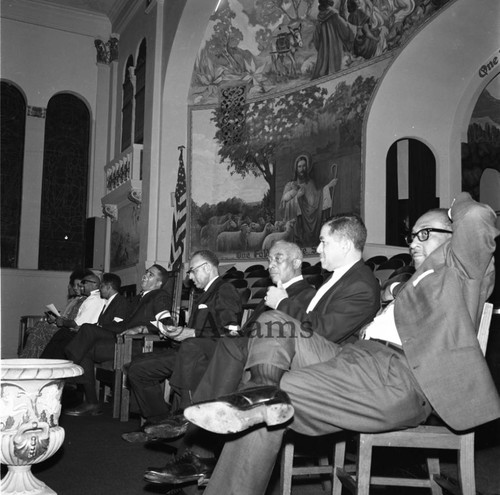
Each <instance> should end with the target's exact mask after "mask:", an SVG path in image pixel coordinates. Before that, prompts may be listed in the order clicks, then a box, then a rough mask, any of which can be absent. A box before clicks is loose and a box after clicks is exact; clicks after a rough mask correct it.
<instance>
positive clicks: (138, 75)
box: [134, 39, 146, 144]
mask: <svg viewBox="0 0 500 495" xmlns="http://www.w3.org/2000/svg"><path fill="white" fill-rule="evenodd" d="M145 95H146V40H145V39H144V40H142V43H141V46H140V47H139V55H138V56H137V66H136V68H135V122H134V128H135V133H134V143H137V144H143V143H144V105H145Z"/></svg>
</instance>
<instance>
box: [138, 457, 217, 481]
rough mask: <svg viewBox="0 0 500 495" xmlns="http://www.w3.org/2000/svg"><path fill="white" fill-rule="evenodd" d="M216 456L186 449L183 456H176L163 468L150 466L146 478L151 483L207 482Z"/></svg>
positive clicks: (145, 474)
mask: <svg viewBox="0 0 500 495" xmlns="http://www.w3.org/2000/svg"><path fill="white" fill-rule="evenodd" d="M215 464H216V459H215V457H199V456H197V455H196V454H195V453H194V452H191V451H190V450H186V452H185V453H184V454H183V455H182V456H181V457H176V458H174V460H173V461H172V462H169V463H167V465H166V466H165V467H163V468H155V467H150V468H148V469H147V471H146V472H145V473H144V479H145V480H146V481H149V482H150V483H168V484H172V485H175V484H179V483H189V482H193V481H197V482H198V484H199V485H203V484H205V483H206V480H207V479H209V478H210V476H211V475H212V473H213V470H214V468H215Z"/></svg>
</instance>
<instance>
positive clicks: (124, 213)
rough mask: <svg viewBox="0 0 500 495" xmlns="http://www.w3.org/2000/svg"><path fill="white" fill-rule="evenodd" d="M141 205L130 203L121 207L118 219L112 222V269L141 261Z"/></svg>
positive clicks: (133, 264) (118, 268)
mask: <svg viewBox="0 0 500 495" xmlns="http://www.w3.org/2000/svg"><path fill="white" fill-rule="evenodd" d="M139 212H140V210H139V207H138V206H137V205H136V204H134V203H129V202H127V204H126V205H125V206H123V207H120V208H119V212H118V219H117V220H116V221H115V222H113V223H112V224H111V260H110V265H111V271H116V270H120V269H122V268H126V267H128V266H135V265H136V264H137V263H138V262H139V247H140V242H139Z"/></svg>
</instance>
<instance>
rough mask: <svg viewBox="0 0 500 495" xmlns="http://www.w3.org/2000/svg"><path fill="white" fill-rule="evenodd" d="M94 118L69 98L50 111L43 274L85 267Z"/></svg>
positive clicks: (45, 163)
mask: <svg viewBox="0 0 500 495" xmlns="http://www.w3.org/2000/svg"><path fill="white" fill-rule="evenodd" d="M89 136H90V113H89V110H88V109H87V106H86V105H85V103H84V102H83V101H82V100H80V99H79V98H77V97H76V96H73V95H70V94H60V95H56V96H54V97H53V98H51V100H50V101H49V104H48V106H47V118H46V122H45V143H44V153H43V178H42V207H41V214H40V248H39V255H38V268H39V269H40V270H72V269H74V267H75V266H77V265H82V264H83V262H84V252H85V217H86V205H87V182H88V162H89Z"/></svg>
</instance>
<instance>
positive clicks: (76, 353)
mask: <svg viewBox="0 0 500 495" xmlns="http://www.w3.org/2000/svg"><path fill="white" fill-rule="evenodd" d="M167 279H168V272H167V270H165V268H164V267H163V266H161V265H157V264H155V265H152V266H151V267H150V268H149V269H148V270H146V272H145V273H144V275H143V276H142V278H141V288H142V291H141V293H140V294H139V295H137V296H136V298H135V300H134V302H133V303H132V309H131V310H128V311H127V313H128V316H127V317H124V316H121V317H120V318H115V316H118V315H114V316H113V318H107V316H106V313H108V314H110V315H111V309H112V308H111V307H110V308H109V310H106V311H104V313H103V314H102V318H103V321H101V322H100V324H99V325H86V326H85V328H83V329H80V331H79V332H78V334H77V335H76V337H75V338H74V339H73V340H72V341H71V343H70V344H68V345H67V346H66V348H65V353H66V356H67V357H68V358H69V359H71V360H72V361H74V362H75V363H76V364H79V365H81V366H82V368H83V370H84V373H83V375H82V376H81V377H80V378H79V379H78V381H79V382H80V383H83V386H84V390H85V398H86V400H85V401H84V402H83V403H82V404H81V405H80V406H77V407H75V408H72V409H65V410H63V412H64V413H65V414H69V415H71V416H95V415H98V414H101V408H100V405H99V403H98V400H97V395H96V391H95V373H94V365H95V363H103V362H105V361H111V360H113V357H114V352H115V343H116V335H117V334H119V333H123V334H131V335H133V334H138V333H157V332H158V329H157V327H156V326H155V325H153V324H152V323H151V322H152V321H155V320H157V319H158V318H165V321H169V322H171V321H172V320H171V318H170V313H169V312H170V311H171V309H172V294H171V293H170V292H169V291H168V290H166V289H165V288H164V285H165V283H166V282H167ZM111 304H113V302H111Z"/></svg>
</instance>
